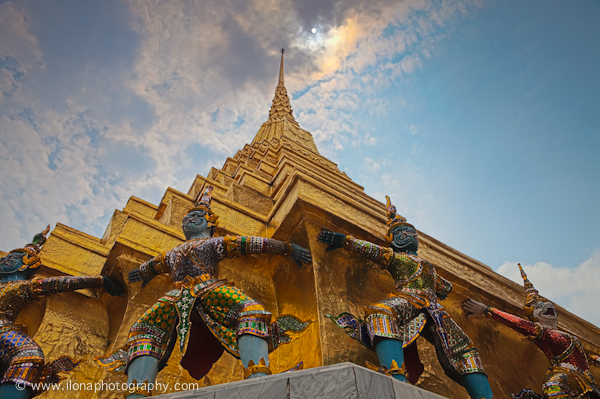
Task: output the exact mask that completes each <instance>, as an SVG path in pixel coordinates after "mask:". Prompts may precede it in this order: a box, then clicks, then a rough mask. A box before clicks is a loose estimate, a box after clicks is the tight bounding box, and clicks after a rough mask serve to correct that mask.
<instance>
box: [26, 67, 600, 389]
mask: <svg viewBox="0 0 600 399" xmlns="http://www.w3.org/2000/svg"><path fill="white" fill-rule="evenodd" d="M205 185H211V186H213V187H214V191H213V196H212V203H211V206H212V209H213V211H214V212H215V213H216V214H217V215H219V222H220V224H219V227H218V228H217V230H216V233H215V235H216V236H222V235H226V234H235V235H249V236H263V237H271V238H275V239H278V240H282V241H286V242H295V243H298V244H300V245H302V246H304V247H305V248H309V249H310V250H311V251H312V256H313V263H312V265H306V266H305V267H304V268H303V269H298V267H296V265H295V264H294V262H293V261H292V260H291V259H289V258H288V257H282V256H276V255H261V256H247V257H244V258H236V259H226V260H224V261H222V262H221V263H220V265H219V267H220V269H219V270H218V275H219V278H225V279H227V280H228V281H231V282H234V283H235V285H236V286H237V287H239V288H241V289H242V290H243V291H244V292H247V293H249V294H250V295H252V297H253V298H255V299H256V300H259V301H260V302H262V303H263V304H264V305H265V307H266V308H267V310H269V311H270V312H272V313H273V315H274V316H279V315H284V314H293V315H295V316H297V317H299V318H301V319H312V320H314V321H315V322H314V323H312V324H311V325H310V326H309V327H308V328H307V330H306V331H305V332H304V333H302V334H301V335H298V337H297V339H296V340H295V341H293V342H292V343H290V344H288V345H284V346H282V347H281V348H279V349H277V350H276V351H275V352H273V353H272V354H271V355H270V360H271V369H272V371H273V373H277V372H280V371H283V370H286V369H289V368H291V367H293V366H294V365H295V364H296V363H297V362H299V361H304V367H305V368H312V367H318V366H324V365H332V364H336V363H340V362H353V363H356V364H359V365H364V364H365V361H370V362H371V363H375V364H377V358H376V355H375V353H374V352H373V351H370V350H368V349H366V348H364V347H363V346H361V345H360V343H359V342H357V341H355V340H353V339H352V338H350V337H348V336H347V335H346V334H345V333H344V332H343V331H342V330H340V329H339V328H338V327H337V326H336V325H335V324H334V323H333V322H332V321H331V320H330V319H329V318H327V315H337V314H339V313H341V312H351V313H353V314H357V315H361V314H363V306H364V305H368V304H371V303H375V302H377V301H379V300H380V299H381V298H384V297H385V296H386V295H387V293H389V292H392V291H393V289H394V286H393V285H394V283H393V279H392V277H391V275H390V274H389V273H387V272H385V271H382V270H380V269H379V268H378V267H376V266H375V265H374V264H372V263H371V261H369V260H367V259H366V258H363V257H359V256H356V254H353V253H351V252H348V251H331V252H326V251H325V249H326V246H324V245H323V244H320V243H318V242H317V240H316V237H317V234H318V233H319V232H320V231H321V229H323V228H326V229H329V230H332V231H338V232H343V233H345V234H350V235H352V236H354V237H357V238H360V239H364V240H368V241H371V242H374V243H377V244H379V245H387V243H386V241H385V239H384V237H385V235H386V232H387V226H386V206H385V204H383V203H382V202H380V201H379V200H380V199H374V198H371V197H369V196H368V195H367V194H365V193H364V191H363V187H361V186H360V185H358V184H356V183H355V182H353V181H352V180H351V179H350V178H349V177H348V176H347V175H346V174H345V173H344V172H342V171H340V170H339V169H338V167H337V166H336V164H335V163H333V162H331V161H330V160H328V159H327V158H325V157H323V156H321V155H320V154H319V152H318V150H317V147H316V145H315V142H314V140H313V137H312V136H311V134H310V133H309V132H307V131H305V130H303V129H301V128H300V126H299V125H298V123H297V122H296V120H295V118H294V116H293V113H292V108H291V106H290V100H289V98H288V95H287V92H286V89H285V86H284V79H283V57H282V61H281V68H280V75H279V83H278V85H277V88H276V92H275V98H274V100H273V105H272V107H271V111H270V113H269V119H268V120H267V122H265V123H264V124H263V125H262V126H261V128H260V130H259V131H258V133H257V134H256V137H255V138H254V140H253V141H252V143H251V144H247V145H245V146H244V148H242V149H241V150H239V151H238V152H237V154H235V156H233V157H232V158H227V160H226V161H225V164H224V165H223V167H222V168H212V169H211V170H210V172H209V173H208V176H206V177H203V176H200V175H198V176H196V178H195V179H194V181H193V183H192V185H191V187H190V189H189V191H188V192H187V193H183V192H180V191H177V190H175V189H173V188H170V187H169V188H167V189H166V192H165V194H164V196H163V198H162V200H161V201H160V203H159V204H157V205H154V204H151V203H149V202H146V201H144V200H142V199H139V198H136V197H131V198H130V199H129V201H128V202H127V204H126V206H125V207H124V208H123V210H121V211H119V210H116V211H115V212H114V215H113V217H112V219H111V220H110V223H109V225H108V227H107V228H106V232H105V234H104V236H103V237H102V238H96V237H93V236H90V235H88V234H85V233H83V232H80V231H77V230H75V229H73V228H70V227H68V226H65V225H63V224H60V223H59V224H57V226H56V228H55V229H54V230H53V231H52V233H51V234H50V236H49V238H48V241H47V242H46V244H45V246H44V247H43V250H42V252H41V254H40V257H41V259H42V262H43V266H42V267H41V268H40V272H39V273H38V275H41V276H43V277H45V276H55V275H73V276H96V275H99V274H103V275H108V276H110V277H113V278H114V279H116V280H120V281H126V277H127V275H128V273H129V272H130V271H131V270H133V269H134V268H137V267H138V266H139V265H140V264H141V263H142V262H144V261H146V260H148V259H150V258H151V257H154V256H156V255H158V254H159V253H160V252H162V251H165V250H169V249H171V248H173V247H174V246H176V245H178V244H180V243H182V242H183V241H184V235H183V232H182V230H181V221H182V219H183V217H184V216H185V214H186V213H187V212H188V211H189V209H190V208H192V207H193V205H194V202H195V200H196V198H197V197H198V195H200V193H201V192H202V189H203V187H204V186H205ZM399 211H400V213H401V210H399ZM417 227H418V226H417ZM418 235H419V241H420V247H419V256H420V257H421V258H423V259H425V260H427V261H429V262H431V263H432V264H433V265H434V266H435V268H436V270H437V273H438V274H439V275H441V276H442V277H444V278H445V279H447V280H449V281H450V282H451V283H452V284H453V286H454V289H453V291H452V292H451V294H450V295H449V297H448V299H446V300H445V301H443V305H444V308H445V309H446V310H447V311H448V313H449V314H450V315H451V316H452V317H453V319H454V320H455V321H456V322H457V323H458V324H459V325H460V326H461V327H462V328H463V330H464V331H465V332H466V333H467V334H468V336H469V337H471V339H472V340H473V342H474V343H475V345H476V346H477V347H478V348H479V352H480V354H481V358H482V359H483V364H484V367H485V369H486V371H487V373H488V375H489V380H490V384H491V387H492V389H493V391H494V393H495V396H496V397H498V398H501V397H507V396H508V395H509V394H510V393H518V392H519V391H520V390H521V389H522V388H525V387H530V388H534V389H538V388H539V387H540V386H541V385H542V384H543V383H544V376H545V371H546V369H547V367H548V360H547V359H546V357H545V356H544V354H543V353H542V352H541V351H540V350H539V349H538V348H537V347H535V346H534V345H531V343H530V342H528V341H527V340H525V339H524V338H523V337H522V336H520V335H519V334H518V333H517V332H514V331H513V330H511V329H510V328H508V327H506V326H504V325H501V324H500V323H487V322H485V320H484V321H482V320H474V319H467V318H466V317H465V316H464V313H463V312H462V311H461V308H460V305H461V303H462V302H463V301H464V300H465V299H466V298H468V297H472V298H474V299H477V300H480V301H482V302H485V303H486V304H488V305H490V306H493V307H495V308H498V309H502V310H505V311H507V312H510V313H512V314H516V315H520V316H525V313H524V311H523V310H522V308H521V304H522V298H523V287H522V286H521V285H519V284H516V283H513V282H511V281H509V280H508V279H506V278H504V277H502V276H500V275H498V274H497V273H495V272H494V271H493V270H492V269H491V268H490V267H488V266H486V265H484V264H482V263H480V262H478V261H476V260H474V259H472V258H470V257H469V256H467V255H465V254H462V253H460V252H458V251H456V250H455V249H453V248H451V247H449V246H447V245H445V244H443V243H442V242H440V241H438V240H436V239H435V238H433V237H430V236H428V235H427V234H426V233H425V232H421V231H419V232H418ZM171 288H172V282H171V280H170V279H169V277H168V276H166V275H165V276H159V277H158V278H155V279H154V280H152V281H151V282H150V283H149V284H148V285H147V286H146V287H145V288H142V287H141V284H139V283H137V284H130V285H129V286H128V291H127V294H126V295H125V296H124V297H111V296H109V295H108V294H106V293H102V294H99V292H96V291H94V290H93V289H87V290H80V291H77V292H71V293H66V294H63V295H61V296H52V297H49V298H47V299H45V300H44V301H40V302H37V303H34V304H33V305H31V306H30V307H28V308H27V309H25V311H23V312H22V314H21V316H20V319H19V320H18V321H17V322H20V323H23V324H25V325H27V326H28V327H29V332H30V335H31V336H33V337H34V339H35V340H36V341H37V342H38V343H39V344H40V346H41V347H42V349H43V350H44V353H45V355H46V359H48V360H52V359H54V358H56V357H58V356H62V355H70V356H71V357H73V358H87V359H88V361H86V362H83V363H82V364H81V366H80V367H79V368H78V369H77V370H76V371H75V372H74V373H72V374H71V375H69V379H70V380H71V381H72V383H98V382H104V383H106V384H110V383H114V382H125V381H126V377H125V376H123V375H122V374H120V375H116V374H112V373H111V372H109V371H106V369H103V368H101V367H100V366H99V365H97V364H96V363H95V362H93V361H92V358H93V357H95V356H104V355H107V354H109V353H111V352H113V351H114V350H116V349H118V347H119V346H120V345H122V344H123V343H124V342H125V341H126V340H127V334H128V331H129V329H130V327H131V326H132V324H133V323H134V322H135V321H136V320H137V319H138V318H139V317H140V315H141V314H142V313H143V312H144V311H145V310H146V309H147V308H148V307H149V306H151V305H152V304H154V303H155V302H156V301H157V299H158V298H160V297H161V296H162V295H163V294H164V293H165V292H167V291H168V290H170V289H171ZM543 294H545V295H547V296H548V295H549V294H550V293H543ZM557 308H558V312H559V313H560V315H561V317H560V325H559V329H561V330H563V331H566V332H569V333H571V334H574V335H577V336H578V337H579V338H580V339H581V342H582V343H583V346H584V348H585V350H586V351H587V352H590V353H596V354H600V329H598V328H597V327H595V326H594V325H592V324H590V323H588V322H587V321H585V320H582V319H580V318H579V317H577V316H575V315H573V314H571V313H569V312H567V311H566V310H564V309H562V308H560V307H559V306H557ZM417 343H418V348H419V353H420V357H421V361H422V362H423V364H424V365H425V371H424V372H423V374H422V375H421V378H420V380H419V381H418V383H417V386H419V387H421V388H424V389H427V390H429V391H432V392H435V393H438V394H441V395H443V396H446V397H449V398H464V397H467V393H466V391H465V390H464V389H463V388H462V387H461V386H460V385H458V384H456V383H455V382H453V381H452V380H451V379H450V378H448V377H447V376H446V375H445V374H444V372H443V370H442V368H441V366H440V365H439V363H438V362H437V360H436V354H435V350H434V347H433V346H432V345H431V344H429V343H428V342H427V341H425V340H424V339H423V338H421V337H419V338H418V341H417ZM180 359H181V354H180V353H179V349H178V346H176V347H175V349H174V352H173V355H172V356H171V359H170V360H169V364H168V365H167V367H165V369H164V370H163V371H161V372H160V373H159V376H158V381H159V382H161V383H168V384H169V386H170V389H169V391H168V392H173V391H174V390H175V386H176V385H175V384H176V383H194V382H196V381H195V380H194V379H192V378H191V377H190V376H189V374H187V371H185V370H183V368H182V367H181V366H180V365H179V360H180ZM592 372H593V374H594V376H595V378H596V380H600V373H599V371H598V369H597V368H592ZM242 378H243V367H242V365H241V362H240V361H239V360H236V359H235V358H234V357H233V356H231V355H230V354H228V353H227V352H226V353H224V354H223V356H222V357H221V358H220V360H218V361H217V362H216V363H215V364H214V366H213V368H212V369H211V371H210V372H209V373H208V374H207V375H206V376H205V377H204V378H203V379H202V380H200V381H199V384H200V386H208V385H215V384H221V383H225V382H231V381H236V380H239V379H242ZM180 387H181V386H180ZM157 393H158V392H156V394H157ZM123 396H124V394H123V392H122V391H113V392H110V391H102V392H94V391H93V390H92V391H89V390H82V391H61V392H56V391H47V392H45V393H43V394H42V395H41V396H40V397H43V398H54V397H55V398H82V399H83V398H121V397H123Z"/></svg>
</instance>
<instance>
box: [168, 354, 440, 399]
mask: <svg viewBox="0 0 600 399" xmlns="http://www.w3.org/2000/svg"><path fill="white" fill-rule="evenodd" d="M157 398H162V399H167V398H169V399H187V398H190V399H192V398H194V399H305V398H306V399H443V396H439V395H436V394H434V393H431V392H429V391H426V390H424V389H421V388H417V387H414V386H412V385H410V384H408V383H406V384H405V383H402V382H399V381H396V380H395V379H393V378H391V377H387V376H385V375H383V374H379V373H376V372H374V371H371V370H369V369H366V368H364V367H361V366H358V365H356V364H354V363H339V364H335V365H332V366H325V367H317V368H312V369H308V370H300V371H293V372H289V373H283V374H277V375H271V376H268V377H262V378H256V379H252V380H243V381H236V382H231V383H228V384H221V385H215V386H210V387H205V388H201V389H198V390H195V391H185V392H177V393H171V394H167V395H159V396H157Z"/></svg>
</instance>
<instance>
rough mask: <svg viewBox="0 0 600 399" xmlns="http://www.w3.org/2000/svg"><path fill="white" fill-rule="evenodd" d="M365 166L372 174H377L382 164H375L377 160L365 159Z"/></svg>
mask: <svg viewBox="0 0 600 399" xmlns="http://www.w3.org/2000/svg"><path fill="white" fill-rule="evenodd" d="M363 165H364V166H365V168H367V169H368V170H369V171H371V172H372V173H375V172H377V171H378V170H379V168H381V164H380V163H379V162H375V160H373V159H371V158H368V157H367V158H365V160H364V162H363Z"/></svg>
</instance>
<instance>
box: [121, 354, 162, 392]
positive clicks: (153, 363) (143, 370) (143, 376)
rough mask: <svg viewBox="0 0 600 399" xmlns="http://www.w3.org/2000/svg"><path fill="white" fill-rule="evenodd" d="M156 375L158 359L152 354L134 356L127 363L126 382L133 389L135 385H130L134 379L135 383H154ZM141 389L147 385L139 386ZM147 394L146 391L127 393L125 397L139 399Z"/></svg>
mask: <svg viewBox="0 0 600 399" xmlns="http://www.w3.org/2000/svg"><path fill="white" fill-rule="evenodd" d="M157 375H158V359H157V358H155V357H154V356H149V355H144V356H139V357H136V358H135V359H133V360H132V361H131V363H129V367H127V384H129V385H130V386H131V387H133V389H135V387H134V386H133V385H132V384H133V382H134V380H135V381H136V382H137V383H144V382H146V381H147V383H152V384H153V383H154V381H156V376H157ZM140 388H141V390H146V391H147V390H148V387H147V386H145V387H144V386H141V387H140ZM147 396H148V392H145V393H143V394H142V393H132V394H129V395H127V399H140V398H145V397H147Z"/></svg>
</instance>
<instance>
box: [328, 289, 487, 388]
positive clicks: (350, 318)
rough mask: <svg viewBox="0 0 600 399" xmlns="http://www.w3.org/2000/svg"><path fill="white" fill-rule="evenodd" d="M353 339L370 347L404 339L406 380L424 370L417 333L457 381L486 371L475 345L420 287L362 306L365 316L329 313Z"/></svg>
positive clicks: (414, 380)
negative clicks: (433, 348)
mask: <svg viewBox="0 0 600 399" xmlns="http://www.w3.org/2000/svg"><path fill="white" fill-rule="evenodd" d="M328 317H329V318H330V319H331V320H333V322H334V323H335V324H336V325H338V326H339V327H341V328H342V329H344V331H345V332H346V333H347V334H348V335H349V336H350V337H352V338H354V339H356V340H358V341H359V342H360V343H361V344H363V345H364V346H366V347H367V348H369V349H374V345H373V343H374V342H375V341H376V340H377V339H378V338H379V339H382V338H390V339H397V340H400V341H402V342H403V346H404V353H405V356H404V357H405V364H406V370H407V372H408V375H409V378H408V379H409V381H410V382H411V383H413V384H414V383H416V382H417V380H418V379H419V376H420V375H421V373H422V372H423V365H422V364H421V362H420V360H419V358H418V351H417V347H416V339H417V338H418V337H419V335H422V336H423V338H425V339H427V340H428V341H429V342H431V343H432V344H433V345H434V346H435V348H436V353H437V357H438V360H439V361H440V364H441V365H442V367H443V368H444V371H445V373H446V374H447V375H448V376H449V377H450V378H452V379H453V380H454V381H456V382H458V383H460V381H461V379H462V377H461V376H462V375H463V374H469V373H485V371H484V369H483V365H482V362H481V358H480V356H479V352H478V351H477V348H476V347H475V346H474V345H473V342H472V341H471V339H470V338H469V337H468V336H467V335H466V334H465V333H464V332H463V330H462V329H461V328H460V327H459V326H458V325H457V324H456V322H455V321H454V320H452V318H451V317H450V315H448V313H446V311H445V310H444V308H443V307H442V305H440V304H439V303H437V301H435V300H433V299H429V298H428V296H427V295H426V294H425V293H424V292H423V291H421V290H414V289H408V288H405V289H403V290H401V291H399V292H395V293H391V294H389V295H388V298H387V299H384V300H383V301H381V302H378V303H376V304H373V305H370V306H365V319H364V320H362V319H359V318H357V317H356V316H354V315H352V314H350V313H342V314H340V315H339V316H337V317H333V316H331V315H329V316H328Z"/></svg>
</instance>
